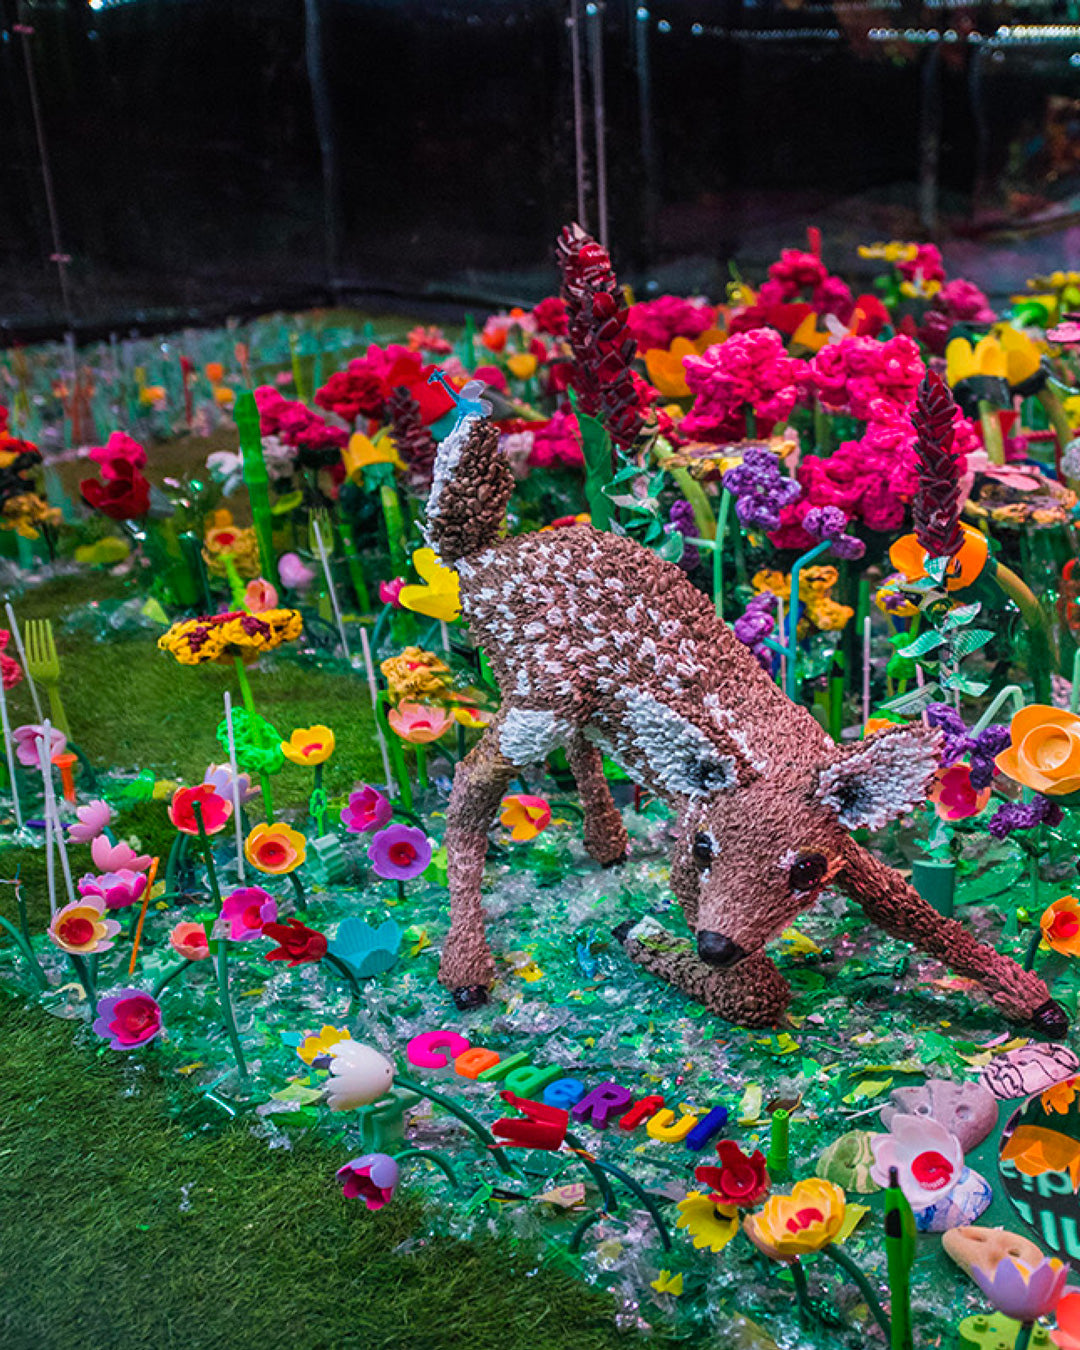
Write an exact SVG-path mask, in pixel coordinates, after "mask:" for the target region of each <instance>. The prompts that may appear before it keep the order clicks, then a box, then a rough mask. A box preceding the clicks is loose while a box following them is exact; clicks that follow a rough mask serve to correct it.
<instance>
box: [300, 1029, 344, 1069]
mask: <svg viewBox="0 0 1080 1350" xmlns="http://www.w3.org/2000/svg"><path fill="white" fill-rule="evenodd" d="M351 1039H352V1038H351V1036H350V1035H349V1032H348V1029H347V1028H346V1027H335V1026H331V1025H330V1024H329V1023H327V1024H326V1025H325V1026H324V1027H323V1028H322V1030H321V1031H312V1032H309V1033H308V1035H306V1036H305V1037H304V1039H303V1041H302V1042H301V1043H300V1045H299V1047H298V1048H297V1051H296V1053H297V1054H298V1055H299V1056H300V1058H301V1059H302V1060H303V1061H304V1063H305V1064H314V1063H315V1061H316V1060H319V1059H322V1058H324V1057H328V1056H329V1055H330V1054H331V1053H332V1052H333V1050H334V1047H335V1046H336V1045H337V1044H338V1042H339V1041H348V1040H351ZM318 1067H320V1068H322V1067H325V1066H324V1065H319V1066H318Z"/></svg>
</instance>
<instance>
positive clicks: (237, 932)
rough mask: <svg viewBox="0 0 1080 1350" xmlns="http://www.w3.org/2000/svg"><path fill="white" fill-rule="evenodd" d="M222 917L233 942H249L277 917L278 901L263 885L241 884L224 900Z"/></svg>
mask: <svg viewBox="0 0 1080 1350" xmlns="http://www.w3.org/2000/svg"><path fill="white" fill-rule="evenodd" d="M220 918H221V921H222V923H224V924H226V925H227V926H228V929H229V937H230V938H231V939H232V940H233V942H248V941H250V940H251V939H252V938H257V937H262V935H263V929H264V928H265V927H266V925H267V924H268V923H273V922H274V920H275V919H276V918H277V901H276V900H275V899H274V897H273V896H272V895H269V894H267V892H266V891H264V890H263V889H262V887H261V886H241V887H239V888H238V889H237V890H235V891H230V892H229V894H228V895H227V896H226V897H225V899H224V900H223V901H222V903H221V915H220Z"/></svg>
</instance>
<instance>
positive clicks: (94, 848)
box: [90, 834, 153, 872]
mask: <svg viewBox="0 0 1080 1350" xmlns="http://www.w3.org/2000/svg"><path fill="white" fill-rule="evenodd" d="M90 856H91V858H93V860H94V866H95V867H96V868H97V869H98V871H99V872H120V871H123V870H125V869H130V870H131V871H132V872H145V871H146V869H147V868H148V867H149V866H150V864H151V862H152V861H153V859H152V858H151V857H150V855H149V853H136V852H135V850H134V849H133V848H132V847H131V845H130V844H125V843H124V841H123V840H121V841H120V842H119V843H118V844H110V843H109V841H108V839H107V838H106V837H105V835H103V834H99V835H98V837H97V838H96V839H95V840H94V842H93V843H92V844H91V845H90Z"/></svg>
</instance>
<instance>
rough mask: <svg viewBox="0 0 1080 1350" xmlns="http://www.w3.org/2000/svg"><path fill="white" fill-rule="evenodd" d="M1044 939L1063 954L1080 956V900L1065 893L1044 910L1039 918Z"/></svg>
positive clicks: (1048, 944)
mask: <svg viewBox="0 0 1080 1350" xmlns="http://www.w3.org/2000/svg"><path fill="white" fill-rule="evenodd" d="M1039 927H1040V928H1041V929H1042V935H1043V941H1044V942H1045V943H1046V945H1047V946H1048V947H1051V948H1053V950H1054V951H1055V952H1060V953H1061V954H1062V956H1080V900H1077V898H1076V896H1075V895H1063V896H1062V897H1061V899H1060V900H1055V901H1054V903H1053V904H1052V905H1048V906H1047V908H1046V909H1045V910H1044V911H1043V916H1042V918H1041V919H1040V920H1039Z"/></svg>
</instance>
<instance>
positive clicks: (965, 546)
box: [889, 524, 989, 591]
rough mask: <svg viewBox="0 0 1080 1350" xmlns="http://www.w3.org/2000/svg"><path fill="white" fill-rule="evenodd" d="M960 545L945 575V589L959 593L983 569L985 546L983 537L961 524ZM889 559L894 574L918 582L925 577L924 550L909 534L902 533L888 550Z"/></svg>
mask: <svg viewBox="0 0 1080 1350" xmlns="http://www.w3.org/2000/svg"><path fill="white" fill-rule="evenodd" d="M960 529H961V530H962V531H963V534H964V542H963V543H962V544H961V545H960V551H959V552H958V553H957V554H956V556H955V557H954V558H953V559H952V560H951V561H950V563H949V566H948V568H947V569H946V572H945V589H946V590H949V591H959V590H963V588H964V587H965V586H970V585H971V584H972V583H973V582H974V581H976V580H977V579H978V577H979V575H980V573H981V572H982V570H983V568H984V567H985V566H986V559H987V556H988V554H989V546H988V544H987V542H986V535H985V534H983V533H982V531H981V530H977V529H975V527H974V526H973V525H964V524H961V526H960ZM889 560H890V562H891V563H892V565H893V566H894V567H895V568H896V569H897V571H898V572H903V574H904V576H905V577H906V578H907V580H908V581H918V580H919V579H920V578H921V577H924V576H926V549H924V548H923V547H922V545H921V544H920V543H919V541H918V540H917V539H916V538H915V536H914V535H913V534H904V535H901V536H900V538H899V539H897V541H896V543H895V544H893V546H892V547H891V548H890V549H889Z"/></svg>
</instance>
